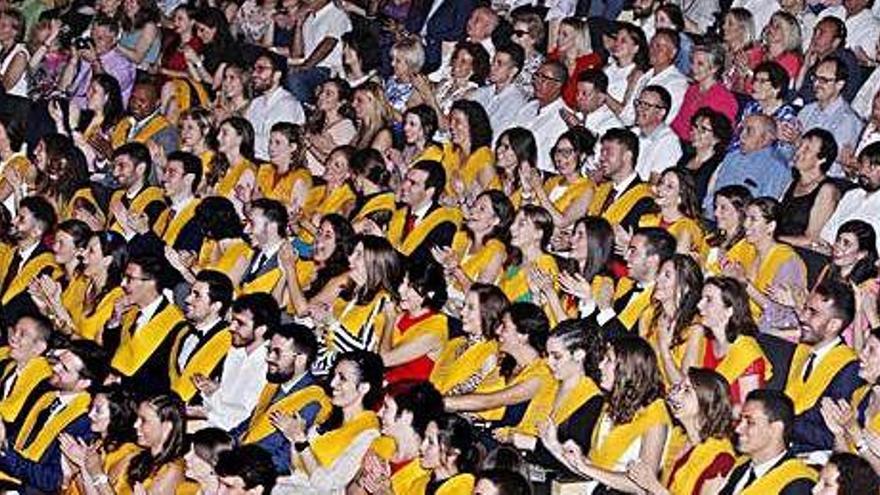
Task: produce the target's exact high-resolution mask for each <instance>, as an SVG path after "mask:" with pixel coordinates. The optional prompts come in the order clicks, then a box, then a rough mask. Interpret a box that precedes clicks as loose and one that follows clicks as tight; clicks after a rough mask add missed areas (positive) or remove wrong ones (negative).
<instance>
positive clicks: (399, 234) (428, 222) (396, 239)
mask: <svg viewBox="0 0 880 495" xmlns="http://www.w3.org/2000/svg"><path fill="white" fill-rule="evenodd" d="M407 212H408V209H407V208H401V209H400V210H397V211H396V212H395V214H394V216H392V217H391V223H390V224H389V225H388V240H389V241H391V245H393V246H394V247H395V248H396V249H397V250H399V251H400V252H402V253H403V254H405V255H407V256H409V255H410V254H412V252H413V251H415V250H416V248H417V247H419V245H420V244H421V243H422V242H423V241H424V240H425V238H426V237H427V236H428V234H430V233H431V231H433V230H434V228H436V227H437V226H439V225H440V224H442V223H443V222H452V223H453V224H454V225H455V228H456V229H458V227H459V226H460V225H461V211H459V210H457V209H453V208H446V207H440V208H437V209H435V210H434V211H432V212H431V213H429V214H428V215H427V216H426V217H425V218H424V219H422V221H421V222H420V223H419V224H418V225H416V226H415V227H414V228H413V230H412V232H410V233H409V235H408V236H406V238H405V239H404V237H403V230H404V227H405V225H406V215H407Z"/></svg>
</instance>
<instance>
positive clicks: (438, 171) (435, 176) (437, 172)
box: [412, 160, 446, 201]
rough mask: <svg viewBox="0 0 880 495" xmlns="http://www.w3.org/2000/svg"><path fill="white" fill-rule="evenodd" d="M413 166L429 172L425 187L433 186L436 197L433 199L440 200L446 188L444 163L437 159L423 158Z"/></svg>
mask: <svg viewBox="0 0 880 495" xmlns="http://www.w3.org/2000/svg"><path fill="white" fill-rule="evenodd" d="M412 168H414V169H415V170H421V171H422V172H427V173H428V178H427V179H425V189H430V188H432V187H433V188H434V197H433V198H432V199H433V200H434V201H438V200H439V199H440V196H442V195H443V192H444V191H445V190H446V169H444V168H443V165H442V164H441V163H440V162H438V161H435V160H422V161H419V162H416V164H415V165H413V167H412Z"/></svg>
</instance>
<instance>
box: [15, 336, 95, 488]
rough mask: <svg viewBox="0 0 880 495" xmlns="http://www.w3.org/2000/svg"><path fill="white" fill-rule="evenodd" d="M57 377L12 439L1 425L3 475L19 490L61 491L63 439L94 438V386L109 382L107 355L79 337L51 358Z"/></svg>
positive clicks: (53, 377)
mask: <svg viewBox="0 0 880 495" xmlns="http://www.w3.org/2000/svg"><path fill="white" fill-rule="evenodd" d="M50 362H51V363H52V377H51V378H50V379H49V385H50V386H51V387H52V390H51V391H49V392H46V393H45V394H44V395H43V396H42V397H40V398H39V400H37V401H36V403H35V404H34V406H33V407H32V408H31V409H30V410H28V413H27V417H26V418H25V420H24V422H23V423H22V427H21V429H19V430H18V432H17V433H16V434H15V436H14V437H13V438H8V437H7V435H6V428H5V427H3V426H0V440H2V444H3V447H2V448H0V478H4V480H5V481H7V482H11V483H20V485H21V486H20V488H19V491H21V492H23V493H29V492H37V491H39V492H47V493H58V492H59V491H60V490H61V482H62V480H63V477H64V473H63V472H62V467H61V448H60V445H59V441H58V437H59V436H60V435H61V434H67V435H70V436H72V437H73V438H74V439H80V440H83V441H85V442H89V441H90V440H91V438H92V436H93V433H92V431H91V427H90V423H91V422H90V420H89V417H88V416H89V405H90V404H91V397H90V395H89V392H88V390H89V389H91V388H92V387H94V386H97V385H99V384H101V383H103V382H104V379H105V378H106V376H107V364H106V355H105V354H104V352H103V351H102V350H101V348H100V347H98V345H97V344H95V343H94V342H90V341H86V340H77V341H73V342H70V343H69V344H67V346H66V347H64V348H61V349H58V350H57V351H56V352H54V353H53V354H52V356H51V358H50Z"/></svg>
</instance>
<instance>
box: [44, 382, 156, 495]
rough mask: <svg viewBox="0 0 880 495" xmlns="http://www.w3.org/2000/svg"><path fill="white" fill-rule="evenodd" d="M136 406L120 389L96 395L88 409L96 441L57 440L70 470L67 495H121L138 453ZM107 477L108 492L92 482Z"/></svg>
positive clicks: (66, 438)
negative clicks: (108, 494) (131, 465)
mask: <svg viewBox="0 0 880 495" xmlns="http://www.w3.org/2000/svg"><path fill="white" fill-rule="evenodd" d="M136 420H137V403H136V402H135V401H134V399H133V398H132V396H131V394H129V393H128V392H126V391H124V390H122V389H120V388H108V389H102V390H99V391H97V392H96V393H95V394H94V396H93V398H92V405H91V408H90V409H89V423H90V428H91V430H92V433H94V434H95V435H97V437H98V441H97V442H95V443H94V444H92V445H90V446H89V445H86V444H85V443H83V442H82V440H79V439H77V438H74V437H73V436H71V435H68V434H67V433H62V434H61V435H60V436H59V443H60V446H61V453H62V454H64V458H65V459H66V460H67V461H68V462H69V464H70V465H71V466H72V468H73V472H72V473H71V476H70V481H69V482H68V489H67V491H66V492H65V493H67V494H68V495H78V494H83V495H103V494H104V493H123V492H124V489H125V484H126V473H127V471H128V465H129V463H130V462H131V460H132V458H133V457H134V456H135V455H137V454H138V453H140V451H141V447H139V446H138V445H137V443H136V441H137V432H136V431H135V427H134V424H135V421H136ZM102 475H104V476H107V483H106V485H107V486H109V487H111V488H110V489H109V490H107V492H104V491H102V489H101V488H100V487H101V486H102V484H100V483H97V482H95V480H96V479H99V478H100V477H101V476H102Z"/></svg>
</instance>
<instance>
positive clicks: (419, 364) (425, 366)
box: [385, 311, 437, 384]
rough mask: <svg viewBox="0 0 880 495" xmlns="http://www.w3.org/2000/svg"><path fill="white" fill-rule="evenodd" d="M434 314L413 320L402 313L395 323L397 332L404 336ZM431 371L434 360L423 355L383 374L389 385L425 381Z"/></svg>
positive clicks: (422, 315) (434, 312) (427, 314)
mask: <svg viewBox="0 0 880 495" xmlns="http://www.w3.org/2000/svg"><path fill="white" fill-rule="evenodd" d="M435 314H437V312H436V311H427V312H425V313H423V314H421V315H419V316H417V317H415V318H413V317H412V316H411V315H410V314H409V313H404V315H403V316H401V317H400V321H398V322H397V330H399V331H400V333H401V334H402V335H405V334H406V331H407V330H409V329H410V328H412V327H413V326H414V325H416V324H417V323H419V322H421V321H424V320H426V319H428V318H430V317H432V316H434V315H435ZM432 371H434V360H433V359H431V358H430V357H428V355H427V354H425V355H422V356H419V357H417V358H415V359H413V360H412V361H409V362H407V363H403V364H401V365H398V366H395V367H393V368H390V369H388V370H387V371H386V372H385V380H387V381H388V383H389V384H391V383H397V382H401V381H405V380H427V379H428V378H430V377H431V372H432Z"/></svg>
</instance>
